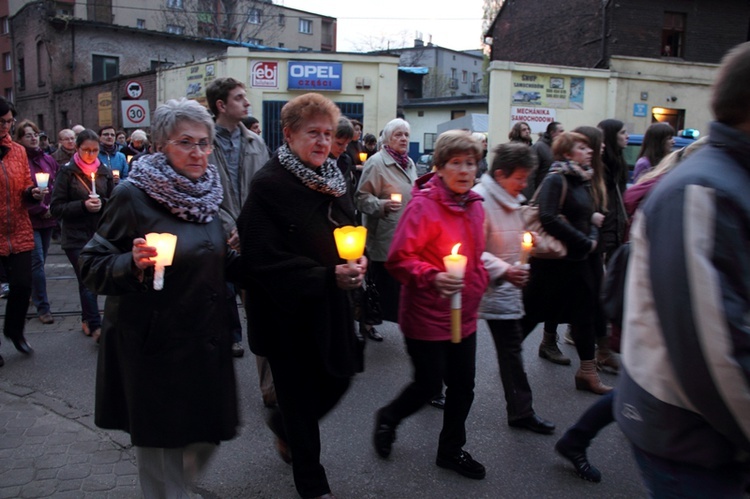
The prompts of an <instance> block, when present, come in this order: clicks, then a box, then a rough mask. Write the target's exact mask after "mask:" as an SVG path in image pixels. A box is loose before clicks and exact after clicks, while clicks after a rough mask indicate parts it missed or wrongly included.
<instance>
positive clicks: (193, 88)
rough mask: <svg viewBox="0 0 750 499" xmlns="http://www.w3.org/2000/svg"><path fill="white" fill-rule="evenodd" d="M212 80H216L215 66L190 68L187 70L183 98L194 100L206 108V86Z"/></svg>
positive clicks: (200, 65)
mask: <svg viewBox="0 0 750 499" xmlns="http://www.w3.org/2000/svg"><path fill="white" fill-rule="evenodd" d="M214 78H216V65H215V64H213V63H211V64H197V65H195V66H191V67H190V68H188V74H187V82H186V85H187V88H186V90H185V97H187V98H188V99H195V100H197V101H198V102H200V103H201V104H203V105H204V106H208V102H207V101H206V86H208V84H209V83H210V82H211V81H212V80H213V79H214Z"/></svg>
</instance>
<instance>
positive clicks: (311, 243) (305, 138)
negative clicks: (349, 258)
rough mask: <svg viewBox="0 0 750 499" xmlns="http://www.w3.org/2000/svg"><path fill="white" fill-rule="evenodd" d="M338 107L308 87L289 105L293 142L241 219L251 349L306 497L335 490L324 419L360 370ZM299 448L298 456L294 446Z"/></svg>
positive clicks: (261, 176) (257, 183)
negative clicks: (262, 360) (267, 368)
mask: <svg viewBox="0 0 750 499" xmlns="http://www.w3.org/2000/svg"><path fill="white" fill-rule="evenodd" d="M338 119H339V110H338V108H337V107H336V105H335V104H334V103H333V102H331V101H330V100H328V99H326V98H325V97H323V96H321V95H318V94H305V95H301V96H299V97H296V98H295V99H292V100H291V101H289V102H288V103H287V104H286V105H285V106H284V107H283V108H282V110H281V123H282V127H283V130H284V139H285V144H284V145H282V146H281V147H280V148H279V149H278V150H277V151H276V153H275V155H274V157H273V158H271V160H270V161H269V162H268V163H267V164H266V165H265V166H264V167H263V168H262V169H261V170H260V171H259V172H258V173H257V174H256V175H255V177H254V178H253V183H252V188H251V190H250V195H249V196H248V198H247V201H246V203H245V206H244V208H243V209H242V214H241V215H240V218H239V220H238V222H237V229H238V231H239V235H240V243H241V252H242V258H243V272H242V274H243V278H244V280H245V287H246V289H247V299H246V306H247V312H248V313H247V316H248V338H249V340H250V349H251V350H252V351H253V352H254V353H255V354H257V355H262V356H264V357H267V358H268V361H269V363H270V365H271V371H272V373H273V379H274V383H275V386H276V395H277V398H278V409H275V410H274V412H273V413H272V415H271V416H270V418H269V421H268V423H269V426H270V428H271V430H272V431H273V432H274V433H275V435H276V438H277V441H276V446H277V449H278V450H279V453H280V454H281V456H282V458H283V459H284V460H285V461H287V462H289V461H290V460H291V459H292V458H293V461H292V466H293V473H294V483H295V486H296V488H297V492H298V493H299V494H300V496H302V497H318V496H324V495H326V494H330V492H331V490H330V487H329V485H328V479H327V477H326V473H325V469H324V468H323V466H322V465H321V464H320V434H319V428H318V420H319V419H320V418H322V417H323V416H324V415H325V414H326V413H327V412H328V411H330V410H331V409H332V408H333V407H334V406H335V405H336V403H338V401H339V400H340V398H341V397H342V396H343V394H344V393H345V392H346V389H347V388H348V386H349V381H350V378H351V376H352V375H353V374H354V373H355V372H357V371H358V370H361V365H362V351H361V346H360V343H359V342H358V340H357V338H356V336H355V334H354V318H353V316H352V310H351V301H350V291H352V290H354V289H357V288H359V287H360V286H361V285H362V278H363V275H364V272H365V270H366V267H367V261H366V259H365V258H364V257H362V258H361V259H360V260H359V261H358V262H357V263H356V264H354V265H351V266H350V265H349V264H346V263H344V261H343V260H342V259H341V258H339V256H338V252H337V250H336V244H335V241H334V237H333V231H334V229H335V228H336V227H339V226H344V225H353V224H354V206H353V203H352V199H351V196H350V195H349V192H348V189H349V188H350V184H349V183H348V182H347V181H346V179H345V178H344V176H343V175H342V174H341V170H339V168H338V166H336V163H335V161H333V160H332V159H329V158H328V154H329V151H330V147H331V141H332V138H333V136H334V134H335V131H336V126H337V123H338ZM290 451H291V455H290Z"/></svg>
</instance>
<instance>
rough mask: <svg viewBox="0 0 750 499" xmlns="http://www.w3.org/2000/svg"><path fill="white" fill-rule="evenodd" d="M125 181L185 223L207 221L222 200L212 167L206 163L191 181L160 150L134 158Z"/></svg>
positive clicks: (217, 174) (216, 175) (219, 185)
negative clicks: (198, 174) (203, 171)
mask: <svg viewBox="0 0 750 499" xmlns="http://www.w3.org/2000/svg"><path fill="white" fill-rule="evenodd" d="M128 181H130V182H131V183H133V185H135V186H136V187H138V188H139V189H141V190H142V191H144V192H145V193H146V194H147V195H148V197H150V198H151V199H153V200H154V201H157V202H158V203H160V204H162V205H164V206H165V207H166V208H167V209H168V210H169V211H170V212H172V213H173V214H174V215H176V216H177V217H179V218H181V219H183V220H186V221H188V222H197V223H208V222H210V221H211V220H213V218H214V216H215V215H216V214H217V213H218V212H219V205H220V204H221V200H222V199H223V190H222V187H221V179H220V178H219V171H218V170H217V169H216V166H214V165H211V164H209V165H208V168H207V169H206V173H204V174H203V175H201V177H200V178H199V179H198V180H196V181H193V180H190V179H189V178H187V177H185V176H183V175H180V174H179V173H177V172H176V171H175V170H174V168H172V167H171V166H170V165H169V163H168V162H167V157H166V156H165V155H164V154H163V153H160V152H159V153H155V154H149V155H148V156H143V157H141V158H139V159H138V160H137V161H135V162H134V163H133V169H132V170H131V171H130V174H129V175H128Z"/></svg>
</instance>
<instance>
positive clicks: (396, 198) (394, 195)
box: [391, 192, 401, 203]
mask: <svg viewBox="0 0 750 499" xmlns="http://www.w3.org/2000/svg"><path fill="white" fill-rule="evenodd" d="M391 201H395V202H397V203H400V202H401V193H400V192H394V193H392V194H391Z"/></svg>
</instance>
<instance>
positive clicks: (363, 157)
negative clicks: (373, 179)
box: [359, 152, 367, 163]
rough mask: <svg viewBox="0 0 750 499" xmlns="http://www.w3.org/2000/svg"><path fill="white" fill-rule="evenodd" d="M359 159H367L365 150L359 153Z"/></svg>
mask: <svg viewBox="0 0 750 499" xmlns="http://www.w3.org/2000/svg"><path fill="white" fill-rule="evenodd" d="M359 161H360V162H361V163H364V162H365V161H367V153H366V152H361V153H359Z"/></svg>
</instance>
